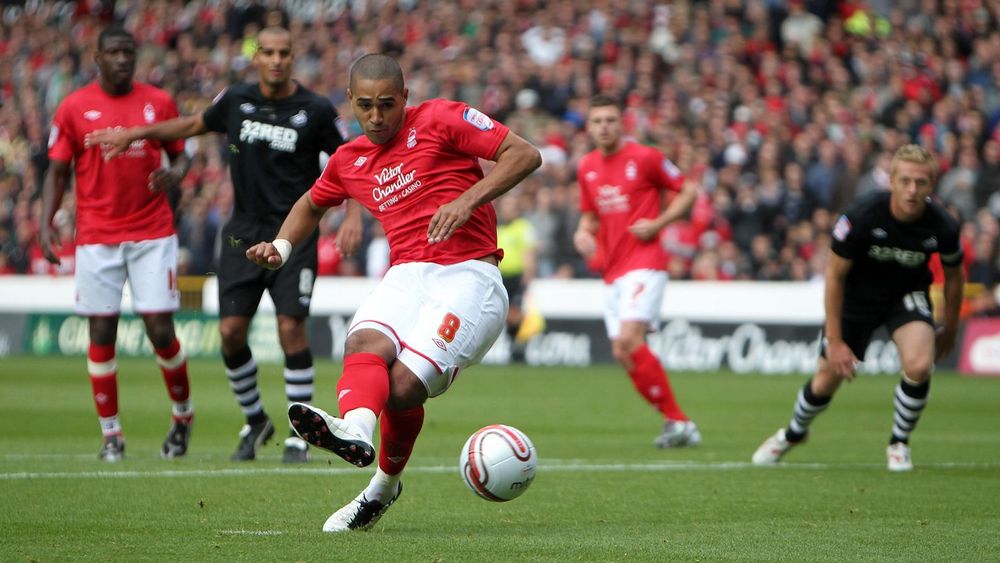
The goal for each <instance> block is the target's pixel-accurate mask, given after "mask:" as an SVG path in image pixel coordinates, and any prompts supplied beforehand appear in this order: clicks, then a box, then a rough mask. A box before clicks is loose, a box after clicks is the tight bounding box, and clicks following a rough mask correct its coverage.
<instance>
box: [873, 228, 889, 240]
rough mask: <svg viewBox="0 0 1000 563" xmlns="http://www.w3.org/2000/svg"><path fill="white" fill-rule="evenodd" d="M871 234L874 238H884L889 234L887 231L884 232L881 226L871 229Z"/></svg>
mask: <svg viewBox="0 0 1000 563" xmlns="http://www.w3.org/2000/svg"><path fill="white" fill-rule="evenodd" d="M872 236H873V237H875V238H886V237H887V236H889V233H887V232H885V229H883V228H881V227H875V228H874V229H872Z"/></svg>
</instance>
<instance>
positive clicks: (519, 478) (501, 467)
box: [458, 424, 538, 502]
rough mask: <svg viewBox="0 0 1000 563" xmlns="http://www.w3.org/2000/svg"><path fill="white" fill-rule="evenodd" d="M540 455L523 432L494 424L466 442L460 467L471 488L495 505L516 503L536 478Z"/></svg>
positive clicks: (479, 431) (459, 461)
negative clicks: (514, 501)
mask: <svg viewBox="0 0 1000 563" xmlns="http://www.w3.org/2000/svg"><path fill="white" fill-rule="evenodd" d="M537 465H538V454H537V453H535V445H534V444H532V443H531V439H530V438H528V436H527V435H525V434H524V432H521V431H520V430H518V429H517V428H514V427H513V426H507V425H505V424H491V425H489V426H484V427H483V428H480V429H479V430H477V431H476V432H475V433H474V434H473V435H472V436H469V439H468V440H466V441H465V446H464V447H463V448H462V455H461V456H459V459H458V467H459V469H460V470H461V471H462V478H463V479H465V484H466V485H468V487H469V489H470V490H471V491H472V492H474V493H476V494H477V495H479V496H480V497H482V498H484V499H486V500H490V501H493V502H506V501H508V500H513V499H515V498H517V497H519V496H521V494H522V493H524V491H525V490H527V488H528V485H530V484H531V482H532V481H533V480H534V479H535V467H536V466H537Z"/></svg>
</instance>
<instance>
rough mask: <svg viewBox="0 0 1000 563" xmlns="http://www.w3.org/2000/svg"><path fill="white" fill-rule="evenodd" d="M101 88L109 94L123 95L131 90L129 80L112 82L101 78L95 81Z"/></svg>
mask: <svg viewBox="0 0 1000 563" xmlns="http://www.w3.org/2000/svg"><path fill="white" fill-rule="evenodd" d="M97 83H98V85H99V86H100V87H101V90H103V91H104V93H105V94H107V95H109V96H124V95H125V94H128V93H129V92H131V91H132V81H131V80H129V81H128V82H126V83H125V84H112V83H110V82H107V81H105V80H104V79H103V78H101V79H100V80H98V81H97Z"/></svg>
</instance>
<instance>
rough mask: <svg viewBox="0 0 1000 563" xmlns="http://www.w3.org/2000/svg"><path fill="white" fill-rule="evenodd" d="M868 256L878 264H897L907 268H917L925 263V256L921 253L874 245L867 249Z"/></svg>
mask: <svg viewBox="0 0 1000 563" xmlns="http://www.w3.org/2000/svg"><path fill="white" fill-rule="evenodd" d="M868 256H870V257H872V258H874V259H875V260H878V261H879V262H897V263H899V264H900V265H902V266H907V267H913V266H919V265H921V264H923V263H925V262H926V261H927V254H925V253H923V252H918V251H916V250H904V249H902V248H896V247H895V246H878V245H876V244H873V245H871V247H869V248H868Z"/></svg>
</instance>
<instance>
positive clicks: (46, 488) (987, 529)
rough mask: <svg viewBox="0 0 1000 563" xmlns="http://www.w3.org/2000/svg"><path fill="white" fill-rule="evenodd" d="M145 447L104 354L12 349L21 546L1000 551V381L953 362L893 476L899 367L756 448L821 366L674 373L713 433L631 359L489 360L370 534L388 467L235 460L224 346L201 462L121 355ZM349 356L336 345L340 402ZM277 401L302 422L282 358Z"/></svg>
mask: <svg viewBox="0 0 1000 563" xmlns="http://www.w3.org/2000/svg"><path fill="white" fill-rule="evenodd" d="M120 362H121V363H120V371H119V400H120V405H121V410H122V422H123V425H124V428H125V436H126V442H127V450H126V459H125V461H124V462H123V463H120V464H117V465H108V464H104V463H102V462H99V461H98V460H97V458H96V454H97V451H98V449H99V448H100V432H99V429H98V426H97V420H96V415H95V413H94V407H93V404H92V400H91V398H90V391H89V382H88V380H87V377H86V374H85V373H84V371H85V363H84V360H83V359H82V358H76V359H39V358H30V357H23V358H6V359H0V427H2V428H3V432H2V433H0V506H2V508H3V510H0V530H2V533H0V560H3V561H68V560H73V561H79V560H88V561H89V560H100V561H185V560H187V561H238V560H252V561H337V560H351V561H549V560H552V561H623V560H636V561H666V560H679V561H694V560H707V561H745V560H785V561H819V560H837V561H845V560H869V561H873V560H877V561H883V560H885V561H891V560H899V561H917V560H949V561H984V560H1000V539H998V536H997V533H996V530H998V529H1000V433H998V431H997V428H998V427H1000V407H998V405H1000V379H985V378H984V379H975V378H963V377H959V376H956V375H954V374H948V373H939V374H938V375H936V376H935V379H934V382H933V385H932V392H931V402H930V404H929V406H928V408H927V410H926V411H925V413H924V416H923V419H922V420H921V422H920V425H919V427H918V429H917V431H916V432H915V433H914V436H913V440H912V447H913V457H914V463H915V464H916V467H917V469H916V470H915V471H914V472H912V473H910V474H890V473H889V472H888V471H886V469H885V452H884V450H885V445H886V441H887V439H888V436H889V428H890V425H891V418H892V402H891V401H892V389H893V386H894V385H895V383H896V378H895V377H889V376H878V377H863V378H861V379H860V380H859V381H856V382H855V383H854V384H853V385H850V386H848V387H846V388H844V389H842V390H841V392H840V393H839V394H838V396H837V398H836V399H835V401H834V404H833V407H832V408H831V409H830V410H829V411H827V412H826V413H824V414H823V415H822V416H821V417H820V418H819V419H817V422H816V423H815V425H814V426H813V433H812V435H811V436H810V441H809V443H808V444H807V445H805V446H802V447H801V448H799V449H797V450H795V451H794V452H792V453H790V454H789V456H788V460H787V463H785V464H784V465H783V466H781V467H777V468H756V467H751V466H750V465H749V459H750V454H751V453H752V452H753V450H754V449H755V448H756V447H757V445H759V444H760V442H761V441H762V440H763V439H764V438H765V437H767V436H768V435H770V434H771V433H773V432H774V431H775V430H776V429H777V428H778V427H779V426H782V425H784V424H785V423H786V422H787V420H788V417H789V415H790V411H791V406H792V401H793V399H794V395H795V392H796V390H797V389H798V387H799V386H800V385H801V384H802V383H803V381H804V378H802V377H791V376H788V377H776V376H746V375H742V376H741V375H733V374H727V373H713V374H699V375H695V374H674V375H673V376H672V380H673V383H674V387H675V390H676V392H677V393H678V396H679V397H680V400H681V404H682V405H683V406H684V408H685V410H687V412H688V414H689V415H691V416H692V417H693V418H694V419H695V420H696V421H697V422H698V424H699V427H700V428H701V430H702V434H703V436H704V444H703V445H702V446H701V447H699V448H696V449H681V450H657V449H655V448H653V447H652V445H651V444H652V440H653V438H654V437H655V436H656V434H657V432H658V430H659V426H660V422H659V419H658V417H657V415H656V414H655V413H653V412H652V411H651V410H650V409H649V408H648V407H647V406H646V405H645V404H644V403H643V402H641V400H640V399H639V397H638V395H637V394H635V393H634V391H633V390H632V387H631V384H630V383H629V382H628V380H627V378H626V377H625V375H624V374H623V373H620V371H619V370H618V369H617V368H614V367H611V366H606V367H594V368H587V369H563V368H546V369H540V368H527V367H523V366H512V367H505V368H493V367H483V366H480V367H476V368H474V369H471V370H468V371H467V372H464V373H463V375H462V377H461V378H460V380H459V381H458V382H456V384H455V386H454V387H453V388H452V389H451V390H450V391H449V392H448V393H447V394H445V395H444V396H442V397H440V398H437V399H433V400H431V401H430V402H429V403H428V405H427V418H426V422H425V425H424V431H423V434H422V435H421V438H420V441H419V442H418V443H417V447H416V450H415V451H414V455H413V458H412V461H411V463H410V466H409V468H408V469H407V472H406V474H405V475H404V482H405V485H406V487H405V490H404V494H403V495H402V496H401V497H400V500H399V501H398V502H397V504H396V505H394V506H393V507H392V509H390V510H389V512H387V513H386V516H385V517H384V518H383V519H382V521H381V522H380V523H379V524H378V525H377V526H376V527H375V529H374V530H372V531H371V532H368V533H350V534H339V535H330V534H323V533H322V532H321V531H320V528H321V526H322V524H323V521H324V520H325V519H326V517H327V516H328V515H329V514H330V513H331V512H332V511H334V510H336V509H337V508H339V507H340V506H341V505H343V504H344V503H346V502H347V501H349V500H350V499H352V498H353V497H354V496H355V495H356V494H357V493H358V491H359V490H360V489H361V488H362V487H363V486H364V485H365V484H366V483H367V481H368V478H369V476H370V470H361V469H356V468H353V467H351V466H349V465H347V464H346V463H344V462H343V461H342V460H340V459H339V458H335V457H332V456H328V455H325V453H323V452H313V454H314V455H313V461H312V462H310V463H308V464H306V465H301V466H286V465H282V464H281V463H280V457H281V447H280V446H279V444H280V443H281V440H276V441H273V442H271V443H270V444H269V445H268V446H266V447H265V448H264V451H263V453H262V455H261V456H260V458H259V459H258V460H257V461H255V462H252V463H242V464H236V463H232V462H230V461H229V455H230V454H231V453H232V451H233V450H234V449H235V446H236V442H237V436H236V432H237V431H238V430H239V427H240V425H241V424H242V417H241V416H240V414H239V410H238V408H237V406H236V404H235V402H234V400H233V398H232V396H231V394H230V392H229V389H228V387H227V384H226V379H225V376H224V375H223V373H222V366H221V362H213V361H200V362H192V364H191V373H192V385H193V398H194V401H195V405H196V409H197V417H196V420H195V430H194V436H193V438H192V444H191V449H190V450H189V454H188V456H187V457H186V458H184V459H179V460H174V461H164V460H161V459H159V455H158V451H159V445H160V443H161V441H162V439H163V437H164V435H165V433H166V430H167V425H168V416H169V415H168V408H169V407H168V401H167V397H166V392H165V390H164V388H163V382H162V379H161V378H160V375H159V372H158V370H157V368H156V367H155V365H154V364H153V362H152V361H151V360H129V359H122V360H120ZM339 371H340V366H339V365H337V364H333V363H320V364H319V365H318V376H317V392H316V402H317V404H318V405H320V406H322V407H325V408H328V409H329V410H331V411H335V410H336V404H335V400H334V397H335V394H336V391H335V385H336V378H337V376H338V374H339ZM261 380H262V396H263V398H264V403H265V407H267V409H268V411H269V413H270V414H271V416H272V417H273V418H274V419H275V421H276V422H278V423H279V424H278V427H279V433H278V436H281V437H283V436H284V426H285V424H282V422H283V418H282V411H283V407H284V399H283V397H284V392H283V382H282V381H281V371H280V367H278V366H269V365H266V366H262V368H261ZM496 422H501V423H506V424H511V425H514V426H516V427H518V428H520V429H521V430H523V431H525V432H526V433H528V435H529V436H531V438H532V439H533V441H534V443H535V446H536V447H537V448H538V452H539V456H540V466H539V470H538V475H537V477H536V479H535V482H534V483H533V484H532V486H531V488H530V489H529V490H528V491H527V492H526V493H525V495H524V496H522V497H521V498H519V499H517V500H515V501H512V502H509V503H503V504H494V503H489V502H485V501H483V500H480V499H478V498H477V497H475V496H474V495H473V494H472V493H471V492H470V491H468V490H467V489H466V488H465V485H464V484H463V483H462V479H461V477H460V476H459V473H458V454H459V450H460V448H461V446H462V444H463V443H464V441H465V439H466V438H467V437H468V435H469V434H471V433H472V432H473V431H474V430H476V429H478V428H479V427H481V426H484V425H486V424H490V423H496Z"/></svg>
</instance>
